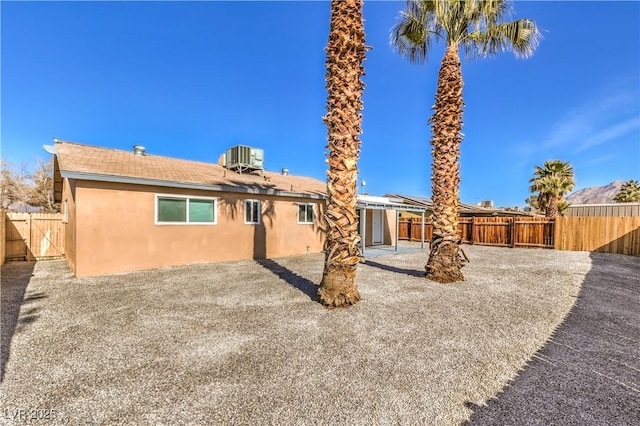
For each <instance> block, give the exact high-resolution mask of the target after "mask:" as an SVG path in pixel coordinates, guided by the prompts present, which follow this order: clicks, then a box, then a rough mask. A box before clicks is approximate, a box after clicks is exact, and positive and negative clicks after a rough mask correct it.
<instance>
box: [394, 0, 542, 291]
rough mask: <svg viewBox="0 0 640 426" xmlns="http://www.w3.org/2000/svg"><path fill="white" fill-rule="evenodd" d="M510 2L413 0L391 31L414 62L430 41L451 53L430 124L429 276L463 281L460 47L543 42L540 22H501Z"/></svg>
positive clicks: (518, 49) (519, 51)
mask: <svg viewBox="0 0 640 426" xmlns="http://www.w3.org/2000/svg"><path fill="white" fill-rule="evenodd" d="M509 10H510V8H509V2H508V1H504V0H503V1H500V0H473V1H471V0H470V1H461V0H449V1H444V0H431V1H428V0H408V1H407V2H406V7H405V10H404V11H403V12H402V14H401V16H400V21H399V22H398V23H397V24H396V25H395V26H394V27H393V29H392V30H391V43H392V45H393V46H394V47H395V48H396V50H397V51H398V52H399V53H400V54H401V55H402V56H404V57H406V58H408V59H409V60H410V61H411V62H417V63H421V62H424V61H425V60H426V59H427V55H428V54H429V52H430V49H431V45H432V43H434V42H438V41H440V40H442V41H443V42H444V43H446V51H445V54H444V57H443V59H442V62H441V64H440V71H439V73H438V85H437V89H436V99H435V105H434V106H433V107H432V108H433V110H434V113H433V116H432V117H431V119H430V120H429V122H430V124H431V131H432V138H431V145H432V147H433V148H432V157H433V163H432V166H431V190H432V200H433V204H434V208H433V238H432V239H431V244H430V246H431V253H430V254H429V260H428V262H427V265H426V267H425V269H426V277H427V278H428V279H431V280H434V281H438V282H442V283H446V282H454V281H462V280H463V279H464V277H463V276H462V272H461V268H462V265H463V263H462V257H461V253H460V247H459V240H460V238H459V230H458V204H459V200H458V198H459V186H460V164H459V162H458V159H459V157H460V143H461V142H462V109H463V106H464V102H463V101H462V86H463V81H462V70H461V64H460V55H459V49H460V48H462V49H463V50H464V51H465V53H466V56H467V58H468V59H473V58H476V57H478V56H490V55H494V54H496V53H498V52H499V51H503V50H508V49H510V50H512V51H513V52H514V53H515V55H516V57H529V56H531V55H532V54H533V51H534V50H535V48H536V47H537V45H538V42H539V40H540V32H539V31H538V28H537V27H536V24H535V22H533V21H531V20H528V19H520V20H517V21H513V22H502V20H503V18H504V17H505V15H506V14H507V13H508V12H509Z"/></svg>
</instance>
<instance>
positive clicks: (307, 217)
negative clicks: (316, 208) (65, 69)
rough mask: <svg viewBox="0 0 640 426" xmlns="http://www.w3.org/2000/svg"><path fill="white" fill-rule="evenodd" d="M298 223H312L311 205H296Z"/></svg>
mask: <svg viewBox="0 0 640 426" xmlns="http://www.w3.org/2000/svg"><path fill="white" fill-rule="evenodd" d="M298 223H313V204H298Z"/></svg>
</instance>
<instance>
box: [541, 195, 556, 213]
mask: <svg viewBox="0 0 640 426" xmlns="http://www.w3.org/2000/svg"><path fill="white" fill-rule="evenodd" d="M558 211H559V209H558V197H557V196H556V195H552V196H551V197H549V204H547V207H546V209H545V214H544V215H545V216H546V217H557V216H558Z"/></svg>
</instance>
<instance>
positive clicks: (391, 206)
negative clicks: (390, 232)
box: [356, 195, 426, 213]
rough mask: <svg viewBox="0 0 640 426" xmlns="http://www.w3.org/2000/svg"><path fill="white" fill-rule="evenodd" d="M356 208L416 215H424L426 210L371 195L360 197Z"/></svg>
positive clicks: (400, 201) (399, 200) (392, 199)
mask: <svg viewBox="0 0 640 426" xmlns="http://www.w3.org/2000/svg"><path fill="white" fill-rule="evenodd" d="M356 206H357V207H358V208H361V209H372V210H403V211H412V212H415V213H424V212H425V210H426V208H425V207H423V206H416V205H411V204H404V203H403V202H402V200H401V199H396V198H390V197H374V196H371V195H358V196H357V202H356Z"/></svg>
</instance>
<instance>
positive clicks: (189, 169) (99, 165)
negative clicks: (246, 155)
mask: <svg viewBox="0 0 640 426" xmlns="http://www.w3.org/2000/svg"><path fill="white" fill-rule="evenodd" d="M55 153H56V156H57V159H58V165H59V169H60V172H61V174H62V176H63V177H65V176H73V177H76V178H78V179H80V178H86V179H90V180H103V181H112V182H118V181H123V182H134V183H140V184H144V183H147V182H146V181H149V182H148V183H149V184H154V182H155V183H160V184H163V185H165V186H182V187H189V186H193V187H211V189H218V190H221V189H220V187H223V189H222V190H227V189H229V190H231V191H234V190H236V191H238V192H255V193H275V194H283V195H285V194H289V195H294V194H302V195H307V196H309V195H311V196H316V197H324V196H326V189H327V188H326V183H325V182H322V181H319V180H317V179H313V178H310V177H305V176H294V175H286V176H285V175H282V174H280V173H275V172H268V171H264V173H257V172H254V173H247V172H245V173H242V174H240V173H236V172H234V171H231V170H227V169H226V168H224V167H222V166H220V165H218V164H211V163H202V162H198V161H190V160H181V159H178V158H169V157H161V156H157V155H149V154H145V155H134V154H133V151H122V150H117V149H111V148H101V147H96V146H90V145H83V144H78V143H74V142H65V141H56V142H55Z"/></svg>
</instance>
